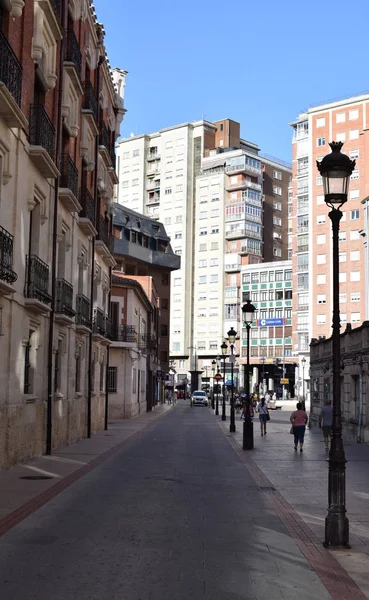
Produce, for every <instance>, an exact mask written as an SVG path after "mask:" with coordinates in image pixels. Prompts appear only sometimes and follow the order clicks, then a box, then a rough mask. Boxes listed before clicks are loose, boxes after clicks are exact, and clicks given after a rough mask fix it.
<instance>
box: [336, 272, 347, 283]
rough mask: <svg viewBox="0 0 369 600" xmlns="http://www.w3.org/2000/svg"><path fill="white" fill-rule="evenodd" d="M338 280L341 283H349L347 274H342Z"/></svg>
mask: <svg viewBox="0 0 369 600" xmlns="http://www.w3.org/2000/svg"><path fill="white" fill-rule="evenodd" d="M338 279H339V282H340V283H346V281H347V273H340V274H339V277H338Z"/></svg>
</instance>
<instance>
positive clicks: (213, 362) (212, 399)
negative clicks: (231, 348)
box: [211, 360, 217, 410]
mask: <svg viewBox="0 0 369 600" xmlns="http://www.w3.org/2000/svg"><path fill="white" fill-rule="evenodd" d="M216 364H217V362H216V360H212V361H211V372H212V374H213V393H212V395H211V408H212V409H213V410H214V374H215V365H216Z"/></svg>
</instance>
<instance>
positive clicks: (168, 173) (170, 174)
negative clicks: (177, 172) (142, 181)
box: [165, 171, 173, 179]
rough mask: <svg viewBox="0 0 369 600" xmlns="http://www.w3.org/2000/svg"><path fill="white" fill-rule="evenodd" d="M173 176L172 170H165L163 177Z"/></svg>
mask: <svg viewBox="0 0 369 600" xmlns="http://www.w3.org/2000/svg"><path fill="white" fill-rule="evenodd" d="M172 177H173V171H167V172H166V173H165V179H172Z"/></svg>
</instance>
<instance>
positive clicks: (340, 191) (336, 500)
mask: <svg viewBox="0 0 369 600" xmlns="http://www.w3.org/2000/svg"><path fill="white" fill-rule="evenodd" d="M329 145H330V147H331V150H332V152H331V154H327V155H326V156H325V157H324V158H323V160H322V161H321V162H318V161H317V167H318V170H319V173H320V175H321V176H322V178H323V186H324V200H325V203H326V204H327V206H328V207H329V208H330V209H331V210H330V212H329V218H330V220H331V221H332V239H333V245H332V258H333V315H332V375H333V386H332V396H333V424H332V441H331V448H330V451H329V460H328V469H329V471H328V472H329V475H328V514H327V517H326V519H325V541H324V545H325V546H346V547H347V546H348V542H349V522H348V518H347V516H346V479H345V475H346V474H345V470H346V457H345V450H344V447H343V440H342V418H341V368H340V367H341V348H340V307H339V289H340V286H339V250H338V233H339V229H340V220H341V218H342V212H341V210H340V209H341V207H342V206H343V204H345V202H347V193H348V188H349V182H350V176H351V174H352V171H353V170H354V168H355V161H354V160H350V158H349V157H348V156H347V155H346V154H343V153H342V152H341V148H342V146H343V144H342V142H331V143H330V144H329Z"/></svg>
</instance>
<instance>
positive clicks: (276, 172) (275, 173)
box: [273, 171, 282, 181]
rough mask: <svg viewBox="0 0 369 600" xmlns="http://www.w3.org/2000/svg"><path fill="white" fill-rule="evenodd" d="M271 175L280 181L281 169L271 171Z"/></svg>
mask: <svg viewBox="0 0 369 600" xmlns="http://www.w3.org/2000/svg"><path fill="white" fill-rule="evenodd" d="M273 177H274V179H279V180H280V181H282V173H281V171H273Z"/></svg>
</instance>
